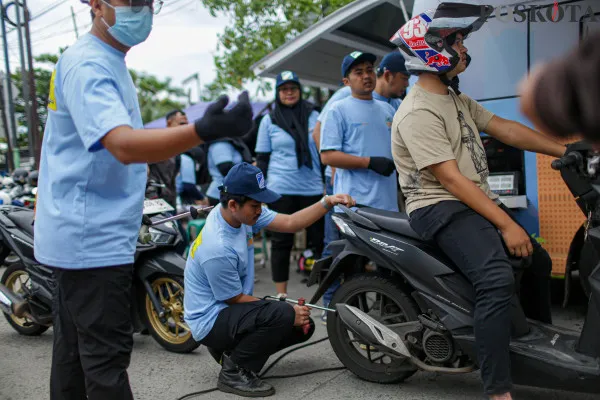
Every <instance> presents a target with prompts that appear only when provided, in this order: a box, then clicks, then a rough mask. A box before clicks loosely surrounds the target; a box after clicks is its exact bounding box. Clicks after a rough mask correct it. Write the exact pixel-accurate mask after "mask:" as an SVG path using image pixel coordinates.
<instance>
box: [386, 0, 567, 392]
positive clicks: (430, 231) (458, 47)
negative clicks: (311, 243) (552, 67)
mask: <svg viewBox="0 0 600 400" xmlns="http://www.w3.org/2000/svg"><path fill="white" fill-rule="evenodd" d="M492 11H493V8H492V7H491V6H475V5H470V4H458V3H442V4H440V5H439V6H438V8H437V9H436V10H435V11H428V12H425V13H422V14H420V15H417V16H416V17H414V18H413V19H411V20H410V21H408V22H407V23H406V24H405V25H404V26H403V27H402V28H401V29H400V30H399V31H398V32H397V33H396V34H395V35H394V37H392V39H391V41H392V42H393V43H394V44H396V45H397V46H398V47H399V48H400V50H401V51H402V53H403V55H404V57H405V58H406V67H407V69H408V71H409V72H411V73H413V74H416V75H418V76H419V78H418V81H417V82H416V84H415V85H414V87H413V89H411V91H410V92H409V94H408V95H407V97H406V98H405V99H404V101H403V102H402V104H401V106H400V108H399V110H398V112H397V113H396V115H395V117H394V122H393V125H392V152H393V156H394V162H395V164H396V168H397V169H398V175H399V180H400V186H401V188H402V192H403V193H404V195H405V196H406V208H407V212H408V214H409V215H410V224H411V227H412V228H413V229H414V230H415V231H416V232H417V233H418V234H420V235H421V236H422V237H423V238H424V239H426V240H433V241H435V242H436V244H437V245H438V246H439V247H440V248H441V249H442V250H443V251H444V253H446V255H447V256H448V257H449V258H450V259H451V260H452V261H453V262H454V263H455V264H456V265H457V266H458V268H460V269H461V271H462V272H463V273H464V274H465V276H466V277H467V278H468V279H469V280H470V281H471V283H472V284H473V285H474V287H475V293H476V296H475V313H474V314H475V337H476V341H477V348H478V361H479V366H480V368H481V376H482V380H483V384H484V390H485V393H486V394H487V395H489V396H490V398H493V399H511V395H510V390H511V388H512V382H511V375H510V361H509V342H510V329H511V324H510V319H511V318H510V311H511V308H510V302H511V298H512V296H513V294H514V292H515V282H514V277H513V271H512V268H511V264H510V262H509V258H508V254H507V251H506V249H507V250H508V252H509V253H510V255H512V256H516V257H526V256H529V255H532V266H531V267H530V268H529V269H528V270H527V272H526V275H525V276H524V277H523V284H524V286H527V292H526V295H525V296H524V304H523V309H524V311H525V313H526V315H527V316H528V317H529V318H533V319H537V320H540V321H542V322H546V323H550V322H551V313H550V287H549V282H550V281H549V278H550V271H551V269H552V262H551V260H550V257H549V256H548V254H547V253H546V252H545V251H544V250H543V249H542V247H541V246H540V245H539V244H538V243H537V242H536V241H535V240H532V239H531V238H530V236H529V235H528V234H527V233H526V232H525V230H524V229H523V228H522V227H521V226H519V224H518V223H517V222H516V221H515V220H514V219H513V217H512V216H511V215H510V211H509V210H508V209H507V208H506V207H504V206H503V205H502V204H501V203H500V201H499V200H498V196H497V195H496V194H494V193H493V192H492V191H491V190H490V187H489V185H488V183H487V177H488V175H489V170H488V165H487V159H486V155H485V151H484V149H483V145H482V143H481V139H480V137H479V132H482V131H483V132H485V133H487V134H489V135H490V136H492V137H495V138H496V139H498V140H500V141H501V142H503V143H506V144H508V145H511V146H514V147H517V148H519V149H522V150H528V151H533V152H539V153H542V154H547V155H550V156H554V157H560V156H562V155H563V153H564V151H565V147H564V146H562V145H560V144H558V143H556V142H554V141H552V140H550V139H548V138H547V137H545V136H543V135H541V134H539V133H538V132H536V131H533V130H531V129H529V128H527V127H526V126H524V125H521V124H519V123H517V122H514V121H508V120H505V119H502V118H500V117H498V116H496V115H493V114H492V113H491V112H489V111H488V110H486V109H485V108H484V107H482V106H481V105H480V104H478V103H477V102H476V101H474V100H472V99H471V98H469V97H468V96H467V95H465V94H461V93H460V91H459V90H458V75H459V74H460V73H462V72H463V71H465V70H466V68H467V66H468V65H469V61H470V57H469V55H468V54H467V48H466V47H465V46H464V44H463V40H464V39H465V37H466V35H468V34H469V33H471V32H474V31H476V30H478V29H479V28H480V27H481V26H482V25H483V23H484V22H485V20H486V18H487V17H488V16H489V15H490V14H491V12H492ZM503 241H504V244H503ZM474 244H477V245H476V246H474ZM504 245H505V246H506V249H505V247H504Z"/></svg>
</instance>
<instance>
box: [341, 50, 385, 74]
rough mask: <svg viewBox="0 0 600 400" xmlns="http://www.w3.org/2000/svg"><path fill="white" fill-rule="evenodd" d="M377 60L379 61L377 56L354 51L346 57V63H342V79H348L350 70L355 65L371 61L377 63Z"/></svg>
mask: <svg viewBox="0 0 600 400" xmlns="http://www.w3.org/2000/svg"><path fill="white" fill-rule="evenodd" d="M375 60H377V56H376V55H375V54H371V53H363V52H362V51H353V52H352V53H350V54H348V55H347V56H346V57H344V61H342V78H345V77H346V75H347V74H348V71H350V68H352V66H353V65H354V64H357V63H359V62H360V61H370V62H372V63H375Z"/></svg>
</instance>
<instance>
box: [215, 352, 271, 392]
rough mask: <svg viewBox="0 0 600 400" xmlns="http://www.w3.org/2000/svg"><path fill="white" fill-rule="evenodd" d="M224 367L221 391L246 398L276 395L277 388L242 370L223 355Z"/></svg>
mask: <svg viewBox="0 0 600 400" xmlns="http://www.w3.org/2000/svg"><path fill="white" fill-rule="evenodd" d="M222 360H223V367H222V368H221V373H220V374H219V381H218V382H217V387H218V388H219V390H220V391H222V392H226V393H233V394H237V395H238V396H244V397H266V396H272V395H274V394H275V388H274V387H273V386H271V385H270V384H268V383H267V382H265V381H263V380H261V379H260V378H259V377H258V376H257V375H256V374H255V373H254V372H252V371H249V370H246V369H244V368H240V367H238V366H237V365H235V364H234V363H233V361H231V359H230V358H229V357H228V356H227V355H226V354H224V355H223V358H222Z"/></svg>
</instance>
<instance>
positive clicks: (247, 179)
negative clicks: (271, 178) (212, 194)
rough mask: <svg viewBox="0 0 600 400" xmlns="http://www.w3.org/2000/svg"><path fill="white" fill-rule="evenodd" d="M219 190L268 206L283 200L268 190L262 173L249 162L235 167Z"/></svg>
mask: <svg viewBox="0 0 600 400" xmlns="http://www.w3.org/2000/svg"><path fill="white" fill-rule="evenodd" d="M219 190H220V191H221V192H223V193H229V194H234V195H238V196H246V197H249V198H251V199H253V200H256V201H260V202H261V203H267V204H268V203H273V202H275V201H277V200H279V199H280V198H281V196H280V195H279V194H277V193H275V192H274V191H272V190H269V189H267V184H266V183H265V177H264V176H263V173H262V171H261V170H260V169H259V168H258V167H255V166H254V165H252V164H248V163H247V162H242V163H239V164H236V165H234V166H233V168H231V169H230V170H229V172H228V173H227V175H226V176H225V178H223V185H221V186H219Z"/></svg>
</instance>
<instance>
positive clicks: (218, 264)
mask: <svg viewBox="0 0 600 400" xmlns="http://www.w3.org/2000/svg"><path fill="white" fill-rule="evenodd" d="M237 263H238V260H237V257H235V256H233V254H232V255H229V254H227V255H223V256H219V257H215V258H211V259H209V260H206V261H205V262H204V263H202V267H203V268H204V273H205V274H206V277H207V279H208V283H209V285H210V289H211V290H212V292H213V295H214V296H215V299H216V300H219V301H225V300H229V299H231V298H233V297H235V296H237V295H239V294H241V293H242V282H241V281H240V275H239V273H238V267H237Z"/></svg>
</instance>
